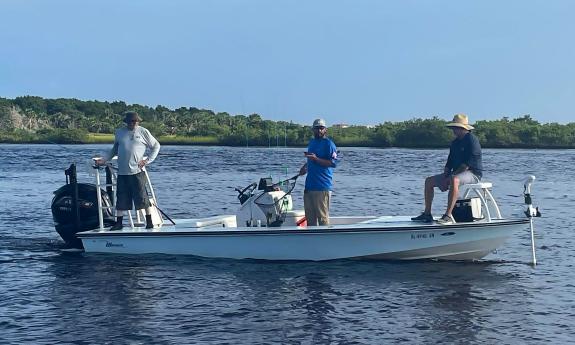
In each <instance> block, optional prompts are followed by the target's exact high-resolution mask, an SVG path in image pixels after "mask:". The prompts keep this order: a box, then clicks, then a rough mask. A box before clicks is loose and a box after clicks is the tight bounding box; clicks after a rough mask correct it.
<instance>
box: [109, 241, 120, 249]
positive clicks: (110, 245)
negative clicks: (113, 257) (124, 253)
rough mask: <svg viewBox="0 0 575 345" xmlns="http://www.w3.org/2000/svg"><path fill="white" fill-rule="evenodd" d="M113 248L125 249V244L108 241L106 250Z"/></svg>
mask: <svg viewBox="0 0 575 345" xmlns="http://www.w3.org/2000/svg"><path fill="white" fill-rule="evenodd" d="M112 247H119V248H124V244H123V243H114V242H110V241H106V248H112Z"/></svg>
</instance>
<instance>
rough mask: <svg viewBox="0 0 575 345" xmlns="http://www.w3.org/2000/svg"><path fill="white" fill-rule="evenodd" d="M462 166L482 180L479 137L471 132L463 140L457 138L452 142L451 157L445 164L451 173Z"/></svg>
mask: <svg viewBox="0 0 575 345" xmlns="http://www.w3.org/2000/svg"><path fill="white" fill-rule="evenodd" d="M461 164H465V165H467V166H468V167H469V170H471V172H472V173H473V174H474V175H475V176H477V177H479V178H481V176H482V175H483V162H482V159H481V145H480V144H479V140H478V139H477V137H476V136H475V135H473V134H471V132H469V133H467V134H466V135H465V136H464V137H463V138H461V139H459V138H456V139H455V140H453V141H452V142H451V147H450V148H449V157H447V163H446V164H445V165H446V166H447V167H448V168H449V169H450V171H451V172H453V171H455V170H456V169H457V168H459V166H460V165H461Z"/></svg>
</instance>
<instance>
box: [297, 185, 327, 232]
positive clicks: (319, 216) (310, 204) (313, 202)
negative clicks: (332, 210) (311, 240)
mask: <svg viewBox="0 0 575 345" xmlns="http://www.w3.org/2000/svg"><path fill="white" fill-rule="evenodd" d="M330 197H331V192H330V191H327V190H326V191H316V190H310V191H308V190H306V191H304V193H303V205H304V209H305V218H306V220H307V225H308V226H317V225H329V199H330Z"/></svg>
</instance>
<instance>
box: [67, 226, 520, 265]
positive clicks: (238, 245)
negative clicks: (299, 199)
mask: <svg viewBox="0 0 575 345" xmlns="http://www.w3.org/2000/svg"><path fill="white" fill-rule="evenodd" d="M394 218H397V219H399V220H394ZM526 224H529V220H528V219H515V220H497V221H492V222H473V223H458V224H452V225H437V224H417V223H413V222H409V221H406V218H405V217H387V220H386V221H385V222H382V223H380V224H367V225H361V224H355V225H340V226H338V225H335V226H328V227H315V228H307V229H302V228H298V227H286V228H233V229H232V228H213V227H208V228H195V229H190V228H183V229H182V228H178V227H177V226H176V227H168V226H164V227H162V228H161V229H154V230H144V229H137V228H136V229H130V230H123V231H88V232H83V233H79V234H78V237H79V238H80V239H81V240H82V242H83V245H84V248H85V251H86V252H97V253H117V254H149V253H161V254H174V255H194V256H200V257H208V258H229V259H257V260H309V261H324V260H337V259H371V260H421V259H441V260H478V259H481V258H482V257H484V256H485V255H487V254H489V253H490V252H492V251H493V250H495V249H497V248H499V247H501V246H502V245H503V243H504V242H505V241H506V240H507V239H508V238H509V237H510V236H511V235H512V234H513V233H514V232H515V231H520V230H521V229H525V227H526Z"/></svg>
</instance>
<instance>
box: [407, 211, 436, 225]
mask: <svg viewBox="0 0 575 345" xmlns="http://www.w3.org/2000/svg"><path fill="white" fill-rule="evenodd" d="M411 220H412V221H414V222H422V223H431V222H433V216H432V215H431V213H425V212H422V213H421V214H420V215H419V216H417V217H413V218H411Z"/></svg>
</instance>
